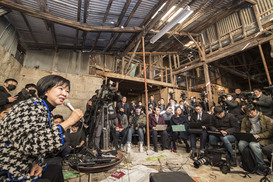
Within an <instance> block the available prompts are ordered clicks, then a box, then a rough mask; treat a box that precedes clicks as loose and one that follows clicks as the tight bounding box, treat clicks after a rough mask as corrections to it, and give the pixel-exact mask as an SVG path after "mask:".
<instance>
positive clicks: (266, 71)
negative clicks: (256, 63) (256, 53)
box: [258, 44, 272, 85]
mask: <svg viewBox="0 0 273 182" xmlns="http://www.w3.org/2000/svg"><path fill="white" fill-rule="evenodd" d="M258 47H259V50H260V54H261V57H262V61H263V65H264V69H265V73H266V77H267V80H268V84H269V85H272V81H271V77H270V73H269V71H268V67H267V63H266V60H265V57H264V52H263V48H262V45H261V44H259V45H258Z"/></svg>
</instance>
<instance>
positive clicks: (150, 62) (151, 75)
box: [149, 54, 154, 79]
mask: <svg viewBox="0 0 273 182" xmlns="http://www.w3.org/2000/svg"><path fill="white" fill-rule="evenodd" d="M152 66H153V65H152V54H150V55H149V79H154V78H153V72H152V71H153V70H152Z"/></svg>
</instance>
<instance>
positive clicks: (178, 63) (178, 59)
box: [176, 54, 180, 68]
mask: <svg viewBox="0 0 273 182" xmlns="http://www.w3.org/2000/svg"><path fill="white" fill-rule="evenodd" d="M176 60H177V67H178V68H180V58H179V55H178V54H177V55H176Z"/></svg>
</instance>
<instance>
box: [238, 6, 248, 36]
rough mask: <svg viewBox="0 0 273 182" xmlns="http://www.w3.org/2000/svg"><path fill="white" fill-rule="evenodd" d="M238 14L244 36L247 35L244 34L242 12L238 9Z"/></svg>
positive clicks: (244, 26)
mask: <svg viewBox="0 0 273 182" xmlns="http://www.w3.org/2000/svg"><path fill="white" fill-rule="evenodd" d="M238 15H239V20H240V22H241V25H242V29H243V34H244V37H247V35H246V25H245V20H244V18H243V15H242V12H241V11H238Z"/></svg>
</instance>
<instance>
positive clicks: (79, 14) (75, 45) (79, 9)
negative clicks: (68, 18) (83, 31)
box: [74, 0, 82, 51]
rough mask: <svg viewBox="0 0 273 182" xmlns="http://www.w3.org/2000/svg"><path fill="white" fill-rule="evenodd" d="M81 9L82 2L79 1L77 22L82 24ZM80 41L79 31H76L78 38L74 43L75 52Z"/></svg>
mask: <svg viewBox="0 0 273 182" xmlns="http://www.w3.org/2000/svg"><path fill="white" fill-rule="evenodd" d="M81 8H82V0H78V13H77V22H80V20H81ZM78 39H79V29H77V30H76V37H75V42H74V51H76V50H77V46H78Z"/></svg>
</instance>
